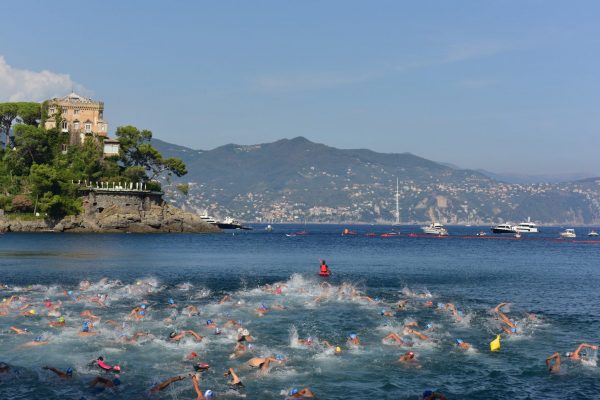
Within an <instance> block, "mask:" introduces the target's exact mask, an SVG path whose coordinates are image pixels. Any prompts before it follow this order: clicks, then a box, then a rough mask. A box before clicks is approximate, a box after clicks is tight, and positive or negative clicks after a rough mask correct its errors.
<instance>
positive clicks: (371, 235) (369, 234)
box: [365, 232, 377, 237]
mask: <svg viewBox="0 0 600 400" xmlns="http://www.w3.org/2000/svg"><path fill="white" fill-rule="evenodd" d="M365 236H369V237H374V236H377V234H376V233H373V232H369V233H367V234H366V235H365Z"/></svg>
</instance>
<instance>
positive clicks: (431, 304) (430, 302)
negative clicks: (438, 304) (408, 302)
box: [423, 300, 433, 308]
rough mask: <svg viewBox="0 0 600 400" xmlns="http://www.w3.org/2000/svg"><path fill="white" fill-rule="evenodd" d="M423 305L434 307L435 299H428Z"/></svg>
mask: <svg viewBox="0 0 600 400" xmlns="http://www.w3.org/2000/svg"><path fill="white" fill-rule="evenodd" d="M423 307H425V308H432V307H433V301H431V300H427V301H426V302H425V303H423Z"/></svg>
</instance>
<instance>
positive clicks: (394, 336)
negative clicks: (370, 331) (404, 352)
mask: <svg viewBox="0 0 600 400" xmlns="http://www.w3.org/2000/svg"><path fill="white" fill-rule="evenodd" d="M390 339H391V340H393V341H394V342H395V344H398V345H400V346H408V347H411V346H412V345H413V344H412V343H411V342H405V341H404V340H402V338H401V337H400V336H399V335H398V334H396V333H394V332H390V334H388V335H387V336H386V337H384V338H383V339H381V341H382V342H384V343H385V342H386V341H389V340H390Z"/></svg>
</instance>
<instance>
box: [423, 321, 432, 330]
mask: <svg viewBox="0 0 600 400" xmlns="http://www.w3.org/2000/svg"><path fill="white" fill-rule="evenodd" d="M425 328H427V329H431V328H433V325H432V324H431V322H430V323H428V324H427V325H425Z"/></svg>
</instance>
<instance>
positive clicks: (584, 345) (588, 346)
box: [573, 343, 598, 356]
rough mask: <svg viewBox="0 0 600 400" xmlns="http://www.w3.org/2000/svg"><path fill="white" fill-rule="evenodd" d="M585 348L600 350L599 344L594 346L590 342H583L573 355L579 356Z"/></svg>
mask: <svg viewBox="0 0 600 400" xmlns="http://www.w3.org/2000/svg"><path fill="white" fill-rule="evenodd" d="M583 349H592V350H598V346H594V345H591V344H588V343H581V344H580V345H579V346H577V350H575V351H574V352H573V355H575V356H579V353H580V352H581V351H582V350H583Z"/></svg>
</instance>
